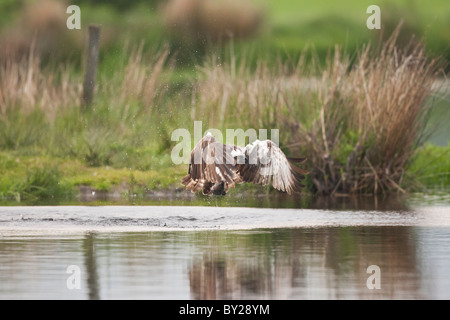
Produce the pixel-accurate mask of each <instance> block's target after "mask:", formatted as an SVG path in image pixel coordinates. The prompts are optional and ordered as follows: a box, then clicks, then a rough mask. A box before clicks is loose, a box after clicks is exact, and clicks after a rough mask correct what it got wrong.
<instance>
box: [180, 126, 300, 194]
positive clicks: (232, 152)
mask: <svg viewBox="0 0 450 320" xmlns="http://www.w3.org/2000/svg"><path fill="white" fill-rule="evenodd" d="M305 160H306V159H305V158H287V157H286V156H285V154H284V153H283V151H281V149H280V148H279V147H278V146H277V145H276V144H275V143H273V142H272V141H270V140H265V141H259V140H256V141H254V142H253V143H252V144H249V145H247V146H246V147H239V146H235V145H227V144H222V143H220V142H217V141H216V139H215V138H214V136H213V135H212V134H211V133H209V132H208V134H207V135H206V136H204V137H203V139H202V140H200V141H199V142H198V143H197V145H196V146H195V147H194V149H193V150H192V152H191V161H190V164H189V172H188V174H187V175H186V176H185V177H184V178H183V179H182V180H181V183H182V184H183V185H185V186H186V189H188V190H191V191H192V192H198V191H200V190H202V192H203V194H205V195H206V194H215V195H225V194H226V193H227V191H228V189H229V188H232V187H234V186H235V184H236V183H243V182H252V183H256V184H261V185H263V186H265V185H268V184H270V183H271V181H272V186H273V187H274V188H275V189H278V190H280V191H283V192H287V193H288V194H291V193H292V192H299V191H300V189H301V188H304V187H305V186H304V185H302V184H301V180H303V179H304V178H305V174H307V173H308V172H307V171H305V170H303V169H301V168H299V167H297V166H295V165H294V163H303V162H304V161H305Z"/></svg>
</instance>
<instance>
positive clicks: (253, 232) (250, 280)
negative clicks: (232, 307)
mask: <svg viewBox="0 0 450 320" xmlns="http://www.w3.org/2000/svg"><path fill="white" fill-rule="evenodd" d="M230 199H232V198H230ZM214 201H216V200H214ZM214 201H213V202H210V205H201V206H198V205H192V206H175V205H173V204H174V203H170V204H171V205H165V206H155V205H108V206H101V205H86V203H85V204H83V205H76V206H74V205H65V206H3V207H0V299H36V298H37V299H449V298H450V268H449V267H448V266H449V265H450V205H449V204H448V202H446V201H444V202H432V203H426V205H424V204H425V202H421V201H416V202H410V203H409V204H406V205H404V204H403V205H400V204H398V203H397V204H395V203H390V205H387V203H389V202H388V201H385V200H383V201H376V202H373V199H372V200H371V201H369V202H371V205H368V204H363V203H365V202H364V201H363V202H356V203H357V205H355V202H354V201H353V200H350V199H344V200H332V201H334V202H333V205H331V204H330V203H325V204H323V205H322V206H319V205H317V204H316V205H315V206H314V205H312V206H310V207H309V208H303V207H302V203H304V202H299V203H298V205H297V207H296V206H294V205H292V203H291V204H286V203H285V204H286V205H285V206H284V207H283V206H281V207H282V208H274V207H280V205H279V204H277V205H274V206H272V208H271V207H270V206H267V207H265V208H256V207H253V206H248V207H245V206H242V207H239V206H217V203H215V202H214ZM218 201H222V200H218ZM230 201H234V200H230ZM261 201H262V200H261ZM277 201H279V200H277ZM330 201H331V200H330ZM336 201H337V202H338V203H336ZM339 201H343V202H339ZM276 203H278V202H276ZM339 203H340V205H339ZM342 203H344V204H342ZM349 203H353V207H352V205H350V204H349ZM152 204H154V203H152ZM221 204H222V205H223V203H221ZM383 204H385V205H383ZM286 206H287V207H289V208H286ZM332 206H334V207H335V208H334V209H330V208H329V207H332ZM374 207H377V208H374ZM387 207H390V208H387ZM371 266H372V267H371ZM374 266H375V267H374ZM371 268H372V269H371ZM373 268H375V269H373ZM377 285H379V289H377ZM369 287H372V289H370V288H369Z"/></svg>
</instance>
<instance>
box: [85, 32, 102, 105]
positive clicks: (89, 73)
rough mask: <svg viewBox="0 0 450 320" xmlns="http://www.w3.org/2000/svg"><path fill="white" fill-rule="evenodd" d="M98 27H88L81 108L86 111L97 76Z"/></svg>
mask: <svg viewBox="0 0 450 320" xmlns="http://www.w3.org/2000/svg"><path fill="white" fill-rule="evenodd" d="M99 42H100V27H98V26H92V25H91V26H89V40H88V54H87V62H86V73H85V75H84V84H83V108H84V110H87V109H88V107H89V106H90V105H91V103H92V100H93V99H94V90H95V78H96V75H97V65H98V53H99Z"/></svg>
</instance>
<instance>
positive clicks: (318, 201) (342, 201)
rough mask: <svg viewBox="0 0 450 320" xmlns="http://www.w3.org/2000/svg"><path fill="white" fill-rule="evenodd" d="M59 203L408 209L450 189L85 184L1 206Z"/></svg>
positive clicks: (440, 202)
mask: <svg viewBox="0 0 450 320" xmlns="http://www.w3.org/2000/svg"><path fill="white" fill-rule="evenodd" d="M43 205H45V206H57V205H72V206H73V205H75V206H76V205H83V206H85V205H91V206H105V205H127V206H129V205H149V206H174V205H176V206H213V207H253V208H296V209H330V210H380V211H383V210H396V211H407V210H410V209H411V208H413V207H421V206H448V205H450V192H446V191H434V192H433V193H430V194H425V193H409V194H402V193H395V192H394V193H390V194H381V195H348V196H342V195H341V196H316V195H312V194H310V193H304V194H301V195H287V194H285V193H281V192H276V191H274V192H265V191H262V192H259V193H258V192H254V191H243V192H238V191H237V190H232V192H230V193H228V194H227V195H226V196H203V195H201V194H193V193H191V192H187V191H185V190H181V189H175V190H161V191H151V192H148V193H146V194H145V195H132V194H131V195H130V194H126V193H122V194H121V193H117V192H115V193H109V192H99V191H96V190H93V189H91V188H88V187H85V188H81V189H80V193H79V195H78V196H76V197H73V198H70V199H67V198H63V199H46V200H39V201H21V202H18V201H12V200H11V201H2V200H0V206H43Z"/></svg>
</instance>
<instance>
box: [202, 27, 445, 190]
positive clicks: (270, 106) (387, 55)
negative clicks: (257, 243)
mask: <svg viewBox="0 0 450 320" xmlns="http://www.w3.org/2000/svg"><path fill="white" fill-rule="evenodd" d="M398 30H399V29H397V30H396V31H395V32H394V33H393V35H392V36H391V37H390V38H389V39H388V40H387V41H385V42H384V43H383V45H382V46H381V47H379V48H371V47H370V46H366V47H365V48H364V49H362V50H360V51H359V53H358V55H357V56H356V57H355V58H354V59H353V61H352V62H351V59H350V57H349V56H348V55H346V54H344V53H342V50H340V49H339V48H336V49H335V51H334V55H332V56H330V57H329V59H328V61H327V64H326V66H325V67H324V68H319V67H317V64H315V63H314V61H312V62H311V61H310V60H308V59H306V54H303V55H302V56H301V58H300V59H299V61H298V63H297V64H295V65H288V64H286V63H281V62H280V63H278V64H277V65H276V66H275V67H269V66H268V65H267V63H265V62H263V61H260V62H259V63H258V65H257V67H256V69H255V70H254V71H251V70H250V68H249V67H247V66H246V65H245V62H242V63H241V64H239V65H236V62H235V58H234V57H233V56H232V57H231V61H230V62H228V63H220V64H219V63H215V62H214V61H213V62H212V63H209V64H206V65H205V66H204V67H203V68H201V71H202V72H203V77H204V78H203V79H204V80H203V81H201V82H200V83H199V86H198V88H197V91H198V94H197V96H198V98H197V103H196V105H195V108H194V110H193V117H194V118H195V119H196V120H198V119H206V120H208V122H209V125H210V127H211V126H215V125H219V126H221V127H223V126H224V124H225V125H233V126H240V127H242V128H244V129H245V128H248V127H252V128H256V129H257V128H267V129H271V128H278V129H280V143H281V147H283V148H285V149H289V150H287V151H290V152H291V153H294V154H301V155H302V156H306V157H307V158H308V170H309V171H310V175H309V179H310V184H311V185H310V187H311V189H312V190H314V191H316V192H318V193H320V194H336V193H379V192H387V191H391V190H398V191H400V192H404V189H403V188H401V187H400V185H401V183H402V178H403V174H404V171H405V167H406V165H407V164H408V161H409V159H410V158H411V156H412V154H413V153H414V150H415V149H416V148H417V147H418V145H419V144H420V143H421V142H422V138H423V135H424V132H423V129H424V128H425V124H426V121H427V115H428V112H429V110H430V104H427V103H426V101H427V98H428V97H429V96H430V94H431V93H432V84H433V82H434V80H435V79H436V76H437V75H438V72H439V70H440V68H439V67H440V65H439V62H438V60H437V59H429V58H428V57H427V56H426V54H425V49H424V48H423V46H422V45H420V44H419V43H415V44H414V43H410V45H408V46H404V47H402V49H399V48H398V47H397V46H396V37H397V35H398ZM243 61H244V60H243Z"/></svg>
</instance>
